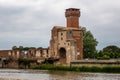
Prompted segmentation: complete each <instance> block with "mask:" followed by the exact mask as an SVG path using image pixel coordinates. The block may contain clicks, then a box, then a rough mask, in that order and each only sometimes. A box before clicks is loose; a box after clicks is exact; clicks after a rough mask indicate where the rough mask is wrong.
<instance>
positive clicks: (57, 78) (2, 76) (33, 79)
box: [0, 69, 120, 80]
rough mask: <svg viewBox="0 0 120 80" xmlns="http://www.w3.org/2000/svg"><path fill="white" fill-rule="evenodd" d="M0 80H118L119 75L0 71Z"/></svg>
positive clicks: (119, 78) (119, 79)
mask: <svg viewBox="0 0 120 80" xmlns="http://www.w3.org/2000/svg"><path fill="white" fill-rule="evenodd" d="M0 80H120V74H108V73H81V72H67V71H65V72H64V71H44V70H15V69H0Z"/></svg>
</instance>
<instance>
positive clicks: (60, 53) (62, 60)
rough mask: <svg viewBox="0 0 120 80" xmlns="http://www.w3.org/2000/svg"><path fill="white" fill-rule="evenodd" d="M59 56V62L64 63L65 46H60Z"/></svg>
mask: <svg viewBox="0 0 120 80" xmlns="http://www.w3.org/2000/svg"><path fill="white" fill-rule="evenodd" d="M59 56H60V63H61V64H65V63H66V50H65V48H60V50H59Z"/></svg>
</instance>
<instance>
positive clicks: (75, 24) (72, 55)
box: [49, 8, 83, 64]
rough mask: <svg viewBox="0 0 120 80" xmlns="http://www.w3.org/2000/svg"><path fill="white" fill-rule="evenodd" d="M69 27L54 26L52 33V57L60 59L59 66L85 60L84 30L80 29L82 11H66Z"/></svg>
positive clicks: (70, 9) (74, 9)
mask: <svg viewBox="0 0 120 80" xmlns="http://www.w3.org/2000/svg"><path fill="white" fill-rule="evenodd" d="M65 17H66V22H67V26H66V27H62V26H54V27H53V29H52V31H51V40H50V48H49V49H50V50H49V51H50V56H51V57H54V58H59V60H60V61H59V64H69V63H70V62H71V61H73V60H78V59H82V58H83V43H82V30H81V28H80V27H79V17H80V10H79V9H76V8H69V9H66V12H65Z"/></svg>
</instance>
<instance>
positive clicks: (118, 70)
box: [31, 65, 120, 73]
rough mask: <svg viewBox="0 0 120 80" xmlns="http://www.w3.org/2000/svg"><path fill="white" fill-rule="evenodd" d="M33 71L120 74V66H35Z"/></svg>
mask: <svg viewBox="0 0 120 80" xmlns="http://www.w3.org/2000/svg"><path fill="white" fill-rule="evenodd" d="M31 69H39V70H60V71H78V72H106V73H120V66H103V67H99V66H91V67H89V66H79V67H74V66H73V67H70V66H54V65H41V66H34V67H32V68H31Z"/></svg>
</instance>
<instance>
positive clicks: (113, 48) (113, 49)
mask: <svg viewBox="0 0 120 80" xmlns="http://www.w3.org/2000/svg"><path fill="white" fill-rule="evenodd" d="M103 52H113V53H120V48H119V47H117V46H115V45H110V46H107V47H105V48H103Z"/></svg>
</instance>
